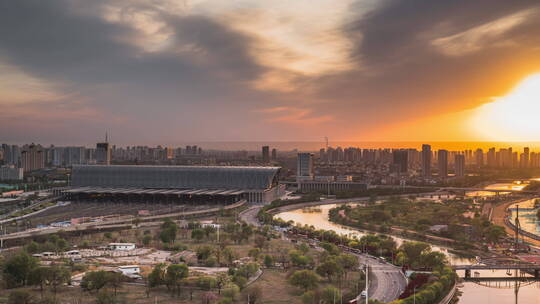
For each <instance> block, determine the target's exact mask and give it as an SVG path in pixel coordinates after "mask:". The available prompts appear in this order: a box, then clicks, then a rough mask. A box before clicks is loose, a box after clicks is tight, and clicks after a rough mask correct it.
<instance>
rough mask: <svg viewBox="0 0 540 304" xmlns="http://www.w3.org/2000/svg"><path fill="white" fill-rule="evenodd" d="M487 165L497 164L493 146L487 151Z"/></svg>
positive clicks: (493, 165) (494, 165)
mask: <svg viewBox="0 0 540 304" xmlns="http://www.w3.org/2000/svg"><path fill="white" fill-rule="evenodd" d="M487 165H488V167H496V166H497V155H496V153H495V148H490V149H489V150H488V153H487Z"/></svg>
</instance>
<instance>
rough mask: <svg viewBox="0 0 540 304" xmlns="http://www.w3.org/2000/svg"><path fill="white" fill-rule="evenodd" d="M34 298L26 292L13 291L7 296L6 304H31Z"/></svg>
mask: <svg viewBox="0 0 540 304" xmlns="http://www.w3.org/2000/svg"><path fill="white" fill-rule="evenodd" d="M33 303H35V301H34V297H32V295H31V294H30V293H29V292H28V291H26V290H15V291H12V292H11V293H10V294H9V297H8V300H7V304H33Z"/></svg>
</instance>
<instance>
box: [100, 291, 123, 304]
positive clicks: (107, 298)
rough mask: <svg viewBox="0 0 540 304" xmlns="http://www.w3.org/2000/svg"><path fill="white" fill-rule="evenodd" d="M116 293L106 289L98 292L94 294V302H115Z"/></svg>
mask: <svg viewBox="0 0 540 304" xmlns="http://www.w3.org/2000/svg"><path fill="white" fill-rule="evenodd" d="M117 303H118V302H117V301H116V295H115V294H112V293H110V292H108V291H106V290H103V291H101V292H98V294H97V295H96V304H117Z"/></svg>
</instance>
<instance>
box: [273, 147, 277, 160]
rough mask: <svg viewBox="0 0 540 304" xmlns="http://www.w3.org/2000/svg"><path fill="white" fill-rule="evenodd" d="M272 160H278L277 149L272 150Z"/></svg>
mask: <svg viewBox="0 0 540 304" xmlns="http://www.w3.org/2000/svg"><path fill="white" fill-rule="evenodd" d="M272 160H277V150H276V149H275V148H274V149H272Z"/></svg>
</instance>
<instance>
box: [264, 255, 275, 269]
mask: <svg viewBox="0 0 540 304" xmlns="http://www.w3.org/2000/svg"><path fill="white" fill-rule="evenodd" d="M264 266H266V267H267V268H270V267H272V266H274V259H273V258H272V256H271V255H269V254H267V255H265V256H264Z"/></svg>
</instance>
